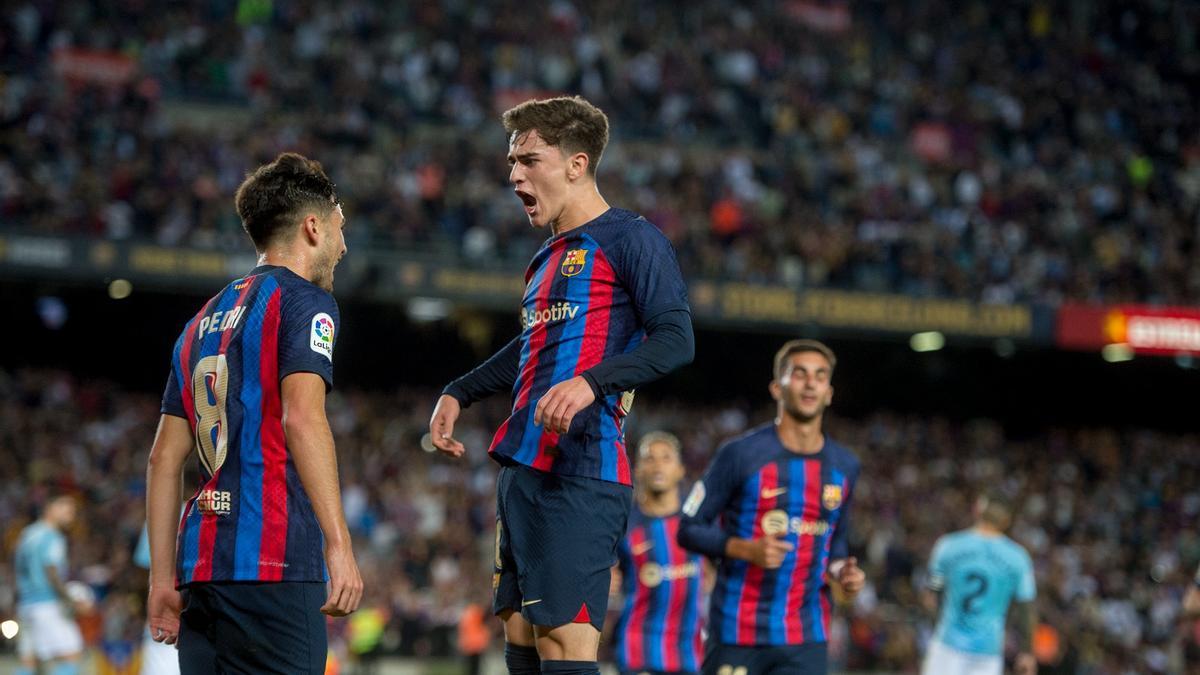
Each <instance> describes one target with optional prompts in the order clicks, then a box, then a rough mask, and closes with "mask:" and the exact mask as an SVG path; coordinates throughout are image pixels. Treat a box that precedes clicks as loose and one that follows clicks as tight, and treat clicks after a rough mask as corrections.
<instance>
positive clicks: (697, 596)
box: [614, 508, 704, 672]
mask: <svg viewBox="0 0 1200 675" xmlns="http://www.w3.org/2000/svg"><path fill="white" fill-rule="evenodd" d="M679 517H680V516H679V514H678V513H676V514H674V515H671V516H667V517H666V518H654V517H651V516H647V515H646V514H644V513H642V512H641V510H640V509H637V508H635V509H634V510H633V512H632V513H631V514H630V516H629V530H628V532H627V533H626V535H625V538H624V539H622V540H621V545H620V547H619V548H618V549H617V559H618V561H619V565H620V569H621V577H622V588H623V592H624V595H625V607H624V609H622V611H621V620H620V622H619V623H618V624H617V629H616V632H615V634H614V652H615V654H616V661H617V667H618V668H620V669H621V670H628V671H643V670H654V671H660V672H696V671H699V670H700V663H701V661H702V660H703V654H704V652H703V648H702V645H701V635H700V624H701V622H702V620H703V617H702V615H701V608H700V606H701V603H702V602H703V594H702V593H701V589H700V581H701V575H702V573H703V572H702V570H703V567H704V557H703V556H701V555H699V554H697V553H692V552H690V551H686V550H684V549H683V548H682V547H680V546H679V544H678V543H676V541H675V537H676V535H677V534H678V532H679Z"/></svg>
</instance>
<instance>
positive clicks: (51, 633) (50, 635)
mask: <svg viewBox="0 0 1200 675" xmlns="http://www.w3.org/2000/svg"><path fill="white" fill-rule="evenodd" d="M17 624H18V626H19V631H18V633H17V656H19V657H21V658H22V659H27V658H30V657H32V658H35V659H37V660H38V661H49V660H51V659H60V658H62V657H64V656H73V655H75V654H81V653H82V652H83V635H82V634H81V633H80V632H79V624H77V623H75V619H73V618H72V617H71V616H70V615H69V614H67V611H66V610H65V609H63V606H62V605H60V604H59V603H58V601H57V600H50V601H48V602H37V603H34V604H31V605H18V606H17Z"/></svg>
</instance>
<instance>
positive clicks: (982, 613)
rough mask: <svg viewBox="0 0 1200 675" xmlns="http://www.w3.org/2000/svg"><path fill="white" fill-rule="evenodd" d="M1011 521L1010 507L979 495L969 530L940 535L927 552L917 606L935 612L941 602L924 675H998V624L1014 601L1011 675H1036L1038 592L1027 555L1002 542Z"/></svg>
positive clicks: (1000, 641)
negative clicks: (1015, 641) (1016, 648)
mask: <svg viewBox="0 0 1200 675" xmlns="http://www.w3.org/2000/svg"><path fill="white" fill-rule="evenodd" d="M1011 521H1012V507H1011V506H1010V505H1009V503H1008V502H1007V501H1006V500H1005V499H1004V498H1003V497H1001V496H1000V495H998V494H990V495H985V496H983V497H980V498H979V500H978V501H977V502H976V503H975V526H974V527H972V528H970V529H966V530H962V531H960V532H954V533H951V534H947V535H945V536H943V537H941V538H939V539H938V540H937V543H936V544H934V546H933V555H932V557H931V559H930V561H929V581H928V586H929V588H928V590H926V591H925V593H924V600H925V603H926V606H927V607H928V608H929V609H930V610H936V609H937V607H938V604H939V599H940V601H941V603H940V604H941V619H940V620H939V621H938V625H937V631H936V632H935V633H934V637H933V640H931V641H930V643H929V652H928V653H927V654H926V655H925V663H924V665H923V667H922V668H921V672H922V673H923V675H938V674H940V673H964V674H965V675H1000V674H1001V673H1003V672H1004V620H1005V617H1006V615H1007V614H1008V608H1009V605H1011V604H1013V602H1014V601H1015V602H1016V607H1015V608H1014V609H1015V612H1014V619H1015V621H1014V623H1016V625H1017V635H1018V636H1019V639H1020V643H1021V648H1020V653H1019V654H1018V655H1017V661H1016V672H1017V673H1018V674H1019V675H1033V673H1035V672H1037V660H1036V659H1035V658H1034V656H1033V630H1034V628H1035V627H1036V626H1037V610H1036V608H1035V607H1034V603H1033V601H1034V599H1035V598H1036V597H1037V584H1036V582H1035V581H1034V578H1033V562H1032V561H1031V560H1030V559H1029V554H1028V553H1027V552H1026V551H1025V549H1023V548H1021V545H1020V544H1018V543H1016V542H1015V541H1013V540H1012V539H1009V538H1008V537H1006V536H1005V535H1004V531H1005V530H1006V529H1008V526H1009V523H1010V522H1011ZM939 596H940V597H939Z"/></svg>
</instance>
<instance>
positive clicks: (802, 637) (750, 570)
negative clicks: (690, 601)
mask: <svg viewBox="0 0 1200 675" xmlns="http://www.w3.org/2000/svg"><path fill="white" fill-rule="evenodd" d="M858 473H859V462H858V459H857V458H856V457H855V456H854V455H853V454H852V453H851V452H850V451H849V450H847V449H846V448H844V447H843V446H841V445H839V444H837V443H836V442H834V441H833V440H832V439H830V438H829V437H828V436H826V437H825V444H824V447H822V449H821V451H820V452H817V453H815V454H812V455H802V454H799V453H795V452H791V451H790V450H788V449H787V448H785V447H784V446H783V443H781V442H780V440H779V436H778V434H777V433H776V431H775V425H774V424H767V425H764V426H761V427H759V428H757V429H754V430H753V431H750V432H749V433H747V434H745V435H743V436H741V437H739V438H737V439H735V440H733V441H730V442H729V443H727V444H726V445H724V446H722V448H721V449H720V450H718V451H717V456H716V458H714V459H713V462H712V464H711V465H710V466H709V468H708V470H707V471H706V472H705V474H704V478H703V479H701V480H700V481H699V482H697V483H696V485H695V486H694V487H693V488H692V492H691V494H690V495H689V496H688V499H687V501H686V502H685V503H684V507H683V512H684V520H683V523H682V524H681V528H683V530H684V534H685V535H687V536H685V537H681V539H683V540H684V543H687V544H688V545H692V546H694V544H691V543H689V542H691V541H695V539H696V537H695V536H694V534H693V529H692V528H700V529H708V528H714V527H719V528H720V529H721V530H722V531H723V534H724V536H725V538H728V537H739V538H742V539H757V538H760V537H762V536H763V535H764V533H771V534H779V535H782V537H783V538H784V539H785V540H786V541H788V542H790V543H791V544H792V545H793V546H794V549H793V550H792V551H790V552H789V553H788V554H787V557H786V558H784V561H783V565H782V566H780V567H779V569H774V570H768V569H764V568H762V567H758V566H756V565H752V564H750V563H749V562H746V561H744V560H735V559H728V558H726V559H722V560H721V563H720V567H719V569H718V571H717V583H716V587H715V588H714V589H713V596H712V603H711V606H710V616H709V628H708V631H709V639H710V640H715V641H716V642H717V643H719V644H730V645H739V646H753V645H800V644H806V643H810V642H825V641H827V640H828V636H829V612H830V607H831V595H830V588H829V585H828V584H827V583H826V581H825V572H826V570H827V568H828V566H829V561H830V560H837V559H840V558H845V557H847V555H848V545H847V536H848V532H849V524H850V523H849V515H848V514H849V509H850V497H851V495H852V494H853V491H854V483H855V481H856V480H857V479H858ZM718 523H719V524H718ZM721 548H723V546H722V547H721ZM710 553H711V551H710Z"/></svg>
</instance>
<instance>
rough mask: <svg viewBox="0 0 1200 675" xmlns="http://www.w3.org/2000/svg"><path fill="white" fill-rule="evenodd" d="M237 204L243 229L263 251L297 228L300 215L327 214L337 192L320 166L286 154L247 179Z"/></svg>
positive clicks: (242, 185)
mask: <svg viewBox="0 0 1200 675" xmlns="http://www.w3.org/2000/svg"><path fill="white" fill-rule="evenodd" d="M234 203H235V204H236V205H237V212H238V216H240V217H241V219H242V227H243V228H245V230H246V234H248V235H250V239H251V241H253V242H254V247H255V248H256V249H258V250H260V251H261V250H263V249H265V248H266V247H267V246H268V245H269V244H271V243H272V242H273V241H274V240H275V238H276V237H277V236H278V235H279V233H280V232H282V231H283V230H284V229H285V228H287V226H289V225H294V224H295V222H296V218H297V217H298V216H299V215H300V212H301V211H304V210H307V209H320V210H322V212H323V214H328V213H329V211H331V210H333V208H334V207H335V206H337V204H338V198H337V188H336V186H334V184H333V181H331V180H329V176H326V175H325V171H324V169H322V168H321V163H320V162H318V161H316V160H312V159H308V158H307V157H305V156H303V155H300V154H297V153H294V152H285V153H283V154H281V155H279V156H278V157H276V158H275V161H273V162H271V163H270V164H264V165H262V166H260V167H258V170H256V171H255V172H254V173H252V174H250V175H248V176H246V180H244V181H242V184H241V185H240V186H239V187H238V189H237V195H236V197H234Z"/></svg>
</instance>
